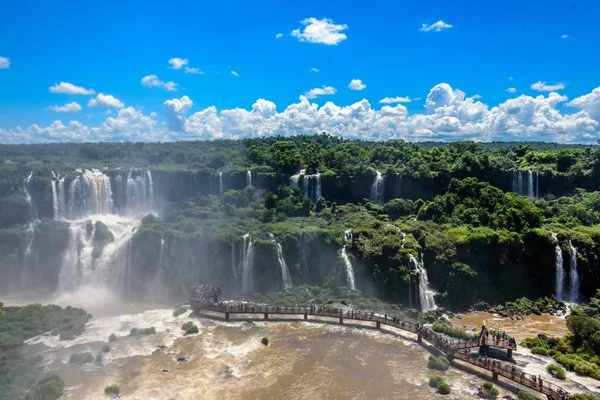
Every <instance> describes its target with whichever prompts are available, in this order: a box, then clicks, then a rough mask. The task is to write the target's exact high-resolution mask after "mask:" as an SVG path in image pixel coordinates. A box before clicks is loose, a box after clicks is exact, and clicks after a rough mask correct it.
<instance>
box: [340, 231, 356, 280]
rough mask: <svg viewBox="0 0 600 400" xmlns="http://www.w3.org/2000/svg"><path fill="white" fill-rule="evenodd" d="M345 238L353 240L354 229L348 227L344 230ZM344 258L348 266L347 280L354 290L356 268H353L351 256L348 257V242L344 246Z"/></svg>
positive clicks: (345, 264)
mask: <svg viewBox="0 0 600 400" xmlns="http://www.w3.org/2000/svg"><path fill="white" fill-rule="evenodd" d="M344 240H345V241H346V242H347V241H349V240H352V230H351V229H347V230H346V231H345V232H344ZM342 259H343V260H344V266H345V267H346V282H347V284H348V287H349V288H350V289H352V290H354V289H356V284H355V282H354V268H352V263H351V262H350V258H349V257H348V253H347V252H346V244H345V243H344V246H342Z"/></svg>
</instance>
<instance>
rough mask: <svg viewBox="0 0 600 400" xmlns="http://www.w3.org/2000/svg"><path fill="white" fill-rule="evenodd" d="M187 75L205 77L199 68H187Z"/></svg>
mask: <svg viewBox="0 0 600 400" xmlns="http://www.w3.org/2000/svg"><path fill="white" fill-rule="evenodd" d="M185 73H186V74H195V75H203V74H204V72H203V71H200V69H199V68H192V67H185Z"/></svg>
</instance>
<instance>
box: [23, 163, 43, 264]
mask: <svg viewBox="0 0 600 400" xmlns="http://www.w3.org/2000/svg"><path fill="white" fill-rule="evenodd" d="M31 178H33V171H32V172H30V173H29V175H28V176H27V178H25V180H24V181H23V192H25V200H26V201H27V205H28V206H29V222H28V223H27V225H25V258H29V257H30V256H31V247H32V246H33V239H34V238H35V228H36V227H37V226H38V224H39V223H40V221H39V220H38V214H37V208H36V207H35V203H34V202H33V198H32V197H31V193H30V192H29V185H30V184H31Z"/></svg>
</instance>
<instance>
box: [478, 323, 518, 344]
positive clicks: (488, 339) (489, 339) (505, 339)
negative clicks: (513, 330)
mask: <svg viewBox="0 0 600 400" xmlns="http://www.w3.org/2000/svg"><path fill="white" fill-rule="evenodd" d="M479 343H480V344H481V345H488V346H489V345H495V346H500V345H503V346H504V347H509V348H514V349H516V348H517V341H516V340H515V338H513V337H510V336H508V335H507V334H506V332H504V331H502V332H500V331H495V330H493V329H487V328H486V326H485V325H482V326H481V332H480V334H479Z"/></svg>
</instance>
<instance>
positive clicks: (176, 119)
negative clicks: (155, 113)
mask: <svg viewBox="0 0 600 400" xmlns="http://www.w3.org/2000/svg"><path fill="white" fill-rule="evenodd" d="M193 105H194V103H193V102H192V100H191V99H190V98H189V97H187V96H183V97H182V98H181V99H172V100H167V101H165V102H164V104H163V112H164V113H165V120H166V121H167V127H168V128H169V130H171V131H175V132H183V131H184V127H185V114H187V112H188V111H189V110H190V108H192V106H193Z"/></svg>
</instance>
